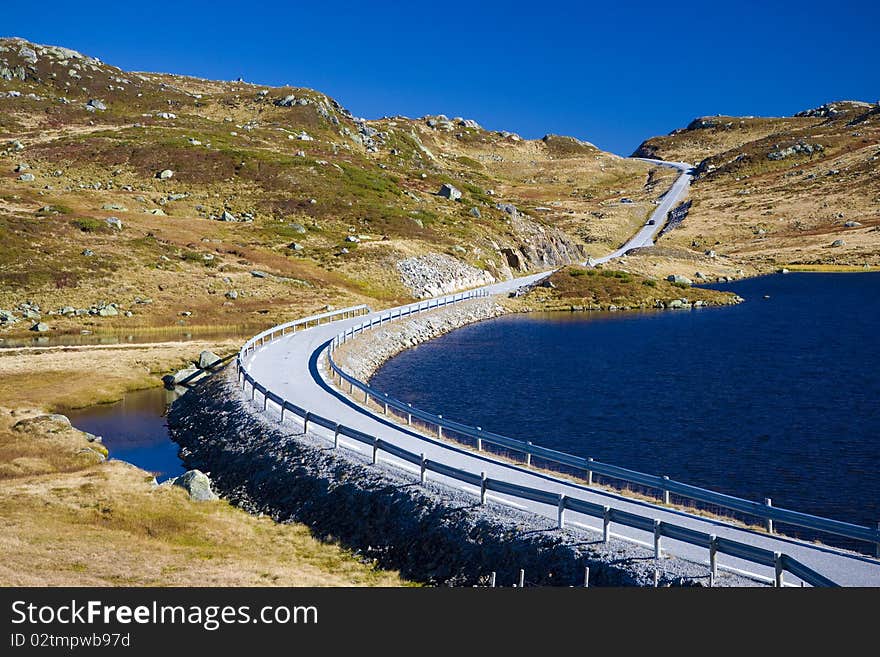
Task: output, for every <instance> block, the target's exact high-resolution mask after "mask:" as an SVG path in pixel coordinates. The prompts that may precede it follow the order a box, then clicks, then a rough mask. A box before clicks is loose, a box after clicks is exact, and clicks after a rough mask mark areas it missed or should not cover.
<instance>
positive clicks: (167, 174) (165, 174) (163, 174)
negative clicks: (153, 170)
mask: <svg viewBox="0 0 880 657" xmlns="http://www.w3.org/2000/svg"><path fill="white" fill-rule="evenodd" d="M156 177H157V178H159V179H160V180H168V179H169V178H172V177H174V172H173V171H172V170H171V169H163V170H162V171H160V172H159V173H157V174H156Z"/></svg>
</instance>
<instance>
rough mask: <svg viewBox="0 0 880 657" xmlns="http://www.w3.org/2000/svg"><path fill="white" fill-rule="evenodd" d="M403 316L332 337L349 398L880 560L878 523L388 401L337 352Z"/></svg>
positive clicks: (334, 368)
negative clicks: (857, 547) (855, 544)
mask: <svg viewBox="0 0 880 657" xmlns="http://www.w3.org/2000/svg"><path fill="white" fill-rule="evenodd" d="M400 316H402V315H400V314H393V316H391V317H387V318H386V317H384V316H380V318H379V319H378V320H373V322H371V323H365V324H359V325H357V326H354V327H351V328H349V329H347V330H346V331H344V332H342V333H340V334H339V335H337V336H336V338H334V340H333V341H332V342H331V343H330V347H329V349H328V354H327V358H328V362H329V365H330V368H331V371H332V372H333V373H334V374H336V375H337V376H338V377H339V379H340V384H341V383H342V382H345V383H347V384H348V385H349V394H353V393H354V390H355V389H357V390H360V391H361V392H363V393H364V403H367V402H368V400H369V399H370V398H373V399H374V400H375V401H376V402H378V403H379V404H381V405H383V407H384V409H385V414H386V415H387V414H388V409H394V410H396V411H399V412H400V413H403V414H404V415H405V416H406V421H407V424H412V421H413V419H416V420H419V421H421V422H423V423H425V424H429V425H433V426H436V427H437V431H438V435H439V436H440V437H442V436H443V430H444V429H446V430H448V431H452V432H454V433H455V434H457V435H460V436H464V437H467V438H470V439H472V440H473V441H474V443H475V446H476V448H477V450H478V451H482V449H483V444H490V445H496V446H498V447H503V448H505V449H508V450H512V451H515V452H519V453H521V454H524V455H525V457H526V465H529V466H530V465H531V464H532V463H531V461H532V457H536V458H540V459H543V460H545V461H549V462H551V463H557V464H559V465H565V466H568V467H571V468H575V469H577V470H581V471H584V472H585V473H586V475H587V476H586V479H587V484H588V485H592V483H593V475H602V476H604V477H608V478H611V479H616V480H619V481H623V482H626V483H630V484H637V485H640V486H644V487H647V488H651V489H655V490H658V491H661V492H662V500H663V503H664V504H669V502H670V495H671V494H674V495H678V496H679V497H682V498H685V499H689V500H694V501H698V502H703V503H705V504H712V505H715V506H718V507H721V508H725V509H730V510H732V511H737V512H739V513H743V514H745V515H749V516H753V517H757V518H760V519H762V520H764V523H765V527H766V529H767V531H768V532H770V533H773V532H774V525H773V523H774V522H780V523H784V524H787V525H793V526H797V527H804V528H806V529H811V530H814V531H818V532H825V533H829V534H836V535H838V536H844V537H846V538H851V539H855V540H861V541H865V542H868V543H873V544H875V546H876V547H875V550H876V556H878V557H880V525H878V528H877V529H873V528H871V527H864V526H862V525H856V524H852V523H848V522H843V521H840V520H833V519H831V518H823V517H821V516H814V515H811V514H808V513H803V512H800V511H793V510H790V509H785V508H782V507H775V506H772V504H771V500H770V499H769V498H767V499H766V500H765V501H764V503H763V504H761V503H759V502H753V501H751V500H746V499H743V498H740V497H735V496H733V495H727V494H724V493H718V492H716V491H713V490H709V489H706V488H700V487H699V486H693V485H691V484H686V483H683V482H680V481H675V480H674V479H670V478H669V477H665V476H658V475H652V474H647V473H644V472H638V471H636V470H629V469H627V468H622V467H620V466H616V465H611V464H609V463H602V462H599V461H594V460H593V459H591V458H583V457H580V456H574V455H573V454H567V453H565V452H560V451H557V450H554V449H549V448H547V447H541V446H540V445H535V444H533V443H532V442H530V441H522V440H517V439H515V438H509V437H507V436H502V435H500V434H497V433H492V432H490V431H485V430H483V429H482V428H481V427H473V426H470V425H467V424H462V423H461V422H456V421H454V420H449V419H446V418H444V417H443V416H442V415H435V414H433V413H429V412H427V411H423V410H421V409H418V408H413V407H412V406H411V405H410V404H408V403H406V402H403V401H400V400H399V399H395V398H393V397H389V396H388V394H387V393H383V392H381V391H379V390H376V389H375V388H372V387H371V386H369V385H367V384H366V383H363V382H361V381H359V380H358V379H356V378H355V377H353V376H351V375H350V374H348V373H347V372H345V371H344V370H343V369H342V368H341V367H339V365H338V364H337V363H336V362H335V361H334V360H333V350H334V349H335V348H336V347H338V346H339V345H341V344H344V343H345V342H347V341H348V340H350V339H352V338H353V337H354V336H355V335H357V334H358V333H360V332H362V331H364V330H367V329H370V328H373V326H374V325H379V324H381V323H383V322H384V321H386V319H387V321H391V319H394V318H397V317H400Z"/></svg>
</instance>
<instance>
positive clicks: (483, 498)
mask: <svg viewBox="0 0 880 657" xmlns="http://www.w3.org/2000/svg"><path fill="white" fill-rule="evenodd" d="M485 503H486V473H485V472H481V473H480V504H485Z"/></svg>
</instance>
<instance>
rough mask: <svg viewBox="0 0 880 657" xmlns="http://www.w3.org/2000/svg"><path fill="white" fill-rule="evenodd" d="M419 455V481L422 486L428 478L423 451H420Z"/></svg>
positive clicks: (426, 462) (426, 463)
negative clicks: (420, 465)
mask: <svg viewBox="0 0 880 657" xmlns="http://www.w3.org/2000/svg"><path fill="white" fill-rule="evenodd" d="M421 456H422V467H421V473H420V474H419V482H420V483H421V484H422V486H424V485H425V481H426V480H427V478H428V461H427V459H425V453H424V452H422V455H421Z"/></svg>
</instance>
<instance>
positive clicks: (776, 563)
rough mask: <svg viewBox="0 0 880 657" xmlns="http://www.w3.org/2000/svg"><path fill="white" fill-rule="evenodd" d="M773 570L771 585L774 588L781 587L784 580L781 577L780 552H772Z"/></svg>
mask: <svg viewBox="0 0 880 657" xmlns="http://www.w3.org/2000/svg"><path fill="white" fill-rule="evenodd" d="M773 570H774V571H775V577H774V579H773V586H775V587H776V588H782V587H783V586H784V585H785V582H784V581H783V579H782V553H781V552H774V553H773Z"/></svg>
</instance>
